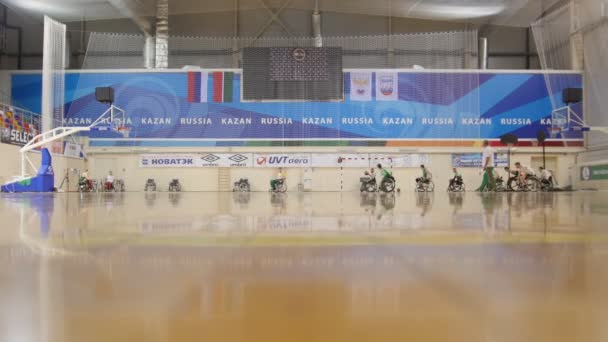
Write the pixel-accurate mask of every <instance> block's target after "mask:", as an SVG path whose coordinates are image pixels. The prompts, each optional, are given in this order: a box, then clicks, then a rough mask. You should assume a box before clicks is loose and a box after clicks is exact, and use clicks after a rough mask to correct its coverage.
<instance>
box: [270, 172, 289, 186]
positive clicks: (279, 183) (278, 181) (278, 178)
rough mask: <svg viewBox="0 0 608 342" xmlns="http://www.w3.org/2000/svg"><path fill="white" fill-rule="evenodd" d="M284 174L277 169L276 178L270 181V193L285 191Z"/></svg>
mask: <svg viewBox="0 0 608 342" xmlns="http://www.w3.org/2000/svg"><path fill="white" fill-rule="evenodd" d="M285 179H286V177H285V174H284V173H283V168H281V167H280V168H279V172H278V173H277V176H276V178H274V179H272V180H271V181H270V191H272V192H285V191H287V184H286V183H285Z"/></svg>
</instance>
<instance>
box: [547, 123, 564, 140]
mask: <svg viewBox="0 0 608 342" xmlns="http://www.w3.org/2000/svg"><path fill="white" fill-rule="evenodd" d="M562 131H563V129H562V128H561V127H556V126H553V127H550V128H549V135H550V136H551V139H555V138H557V137H558V136H560V135H561V134H562Z"/></svg>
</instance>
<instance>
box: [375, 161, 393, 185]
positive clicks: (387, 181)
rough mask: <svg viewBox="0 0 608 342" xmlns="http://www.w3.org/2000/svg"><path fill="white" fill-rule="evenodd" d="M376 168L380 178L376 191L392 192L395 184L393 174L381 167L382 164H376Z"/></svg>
mask: <svg viewBox="0 0 608 342" xmlns="http://www.w3.org/2000/svg"><path fill="white" fill-rule="evenodd" d="M377 167H378V170H380V176H381V177H382V180H381V181H380V186H379V187H378V189H379V190H380V191H382V192H394V191H395V184H396V182H395V177H393V173H392V172H391V171H390V170H389V169H387V168H384V167H382V164H378V165H377Z"/></svg>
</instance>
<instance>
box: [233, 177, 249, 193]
mask: <svg viewBox="0 0 608 342" xmlns="http://www.w3.org/2000/svg"><path fill="white" fill-rule="evenodd" d="M232 191H234V192H250V191H251V185H249V179H247V178H241V179H239V180H238V182H234V187H233V188H232Z"/></svg>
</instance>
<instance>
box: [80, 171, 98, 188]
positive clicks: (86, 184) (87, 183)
mask: <svg viewBox="0 0 608 342" xmlns="http://www.w3.org/2000/svg"><path fill="white" fill-rule="evenodd" d="M78 191H80V192H89V191H95V186H94V185H93V181H92V180H91V179H90V178H89V170H85V171H84V172H83V173H81V174H80V179H78Z"/></svg>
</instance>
